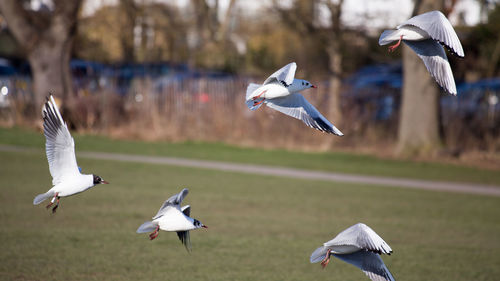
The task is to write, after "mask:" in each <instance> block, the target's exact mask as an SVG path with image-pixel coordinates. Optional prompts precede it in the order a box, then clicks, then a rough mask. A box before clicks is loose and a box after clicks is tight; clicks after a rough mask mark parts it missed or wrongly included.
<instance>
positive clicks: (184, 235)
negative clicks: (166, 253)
mask: <svg viewBox="0 0 500 281" xmlns="http://www.w3.org/2000/svg"><path fill="white" fill-rule="evenodd" d="M181 211H182V213H184V215H186V216H188V217H189V215H190V214H191V206H189V205H186V206H184V207H182V208H181ZM177 237H179V240H181V242H182V244H183V245H184V247H186V250H187V251H188V252H191V238H190V237H189V231H177Z"/></svg>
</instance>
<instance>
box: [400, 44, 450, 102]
mask: <svg viewBox="0 0 500 281" xmlns="http://www.w3.org/2000/svg"><path fill="white" fill-rule="evenodd" d="M403 42H405V44H406V45H408V46H410V48H411V49H412V50H413V51H415V53H417V55H418V56H419V57H420V58H421V59H422V60H423V61H424V64H425V67H426V68H427V70H428V71H429V73H430V74H431V76H432V77H433V78H434V79H435V80H436V82H437V83H438V84H439V86H441V87H443V89H445V90H446V91H447V92H448V93H450V94H452V95H456V94H457V88H456V86H455V78H453V72H452V71H451V66H450V63H449V62H448V58H447V57H446V53H445V52H444V49H443V46H441V45H440V44H439V43H437V42H436V41H434V40H432V39H426V40H421V41H407V40H403Z"/></svg>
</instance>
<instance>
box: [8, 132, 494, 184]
mask: <svg viewBox="0 0 500 281" xmlns="http://www.w3.org/2000/svg"><path fill="white" fill-rule="evenodd" d="M73 137H74V138H75V143H76V150H77V156H78V151H104V152H117V153H128V154H144V155H158V156H171V157H184V158H194V159H206V160H217V161H230V162H238V163H252V164H264V165H272V166H288V167H294V168H300V169H308V170H322V171H331V172H341V173H349V174H362V175H374V176H389V177H395V178H414V179H425V180H441V181H454V182H473V183H482V184H494V185H500V170H497V171H493V170H485V169H478V168H474V167H466V166H460V165H451V164H441V163H426V162H413V161H409V160H394V159H381V158H377V157H374V156H369V155H356V154H352V153H342V152H329V153H310V152H295V151H286V150H263V149H252V148H238V147H234V146H229V145H225V144H221V143H195V142H183V143H165V142H156V143H155V142H140V141H124V140H111V139H108V138H105V137H99V136H89V135H78V134H73ZM44 143H45V138H44V136H43V134H42V133H41V132H34V131H29V130H25V129H19V128H16V129H5V128H0V144H10V145H19V146H29V147H36V148H39V149H43V147H44Z"/></svg>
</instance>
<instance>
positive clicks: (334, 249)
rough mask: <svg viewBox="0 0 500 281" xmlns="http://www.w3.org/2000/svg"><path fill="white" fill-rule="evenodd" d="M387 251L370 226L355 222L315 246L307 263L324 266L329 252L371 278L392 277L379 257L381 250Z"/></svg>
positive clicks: (384, 279)
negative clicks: (319, 245)
mask: <svg viewBox="0 0 500 281" xmlns="http://www.w3.org/2000/svg"><path fill="white" fill-rule="evenodd" d="M391 253H392V249H391V247H389V245H388V244H387V243H385V241H384V240H383V239H382V238H381V237H380V236H378V234H377V233H375V231H373V229H371V228H370V227H369V226H367V225H365V224H363V223H357V224H355V225H353V226H351V227H349V228H347V229H346V230H344V231H342V232H341V233H339V234H338V235H337V236H336V237H335V238H333V239H332V240H330V241H328V242H326V243H324V244H323V246H321V247H319V248H317V249H316V250H315V251H314V252H313V253H312V254H311V263H317V262H321V266H322V267H323V268H325V267H326V266H327V265H328V263H329V262H330V256H331V255H333V256H335V257H336V258H338V259H341V260H343V261H345V262H347V263H350V264H352V265H354V266H356V267H358V268H360V269H361V270H362V271H363V272H364V273H365V274H366V275H367V276H368V277H369V278H370V279H371V280H373V281H394V277H392V274H391V273H390V272H389V269H387V267H386V266H385V264H384V262H383V261H382V259H381V258H380V255H381V254H388V255H390V254H391Z"/></svg>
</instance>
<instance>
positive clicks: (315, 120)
mask: <svg viewBox="0 0 500 281" xmlns="http://www.w3.org/2000/svg"><path fill="white" fill-rule="evenodd" d="M295 70H297V64H296V63H295V62H292V63H289V64H287V65H285V66H284V67H282V68H281V69H279V70H278V71H276V72H275V73H273V74H272V75H271V76H269V77H268V78H267V79H266V80H265V81H264V83H263V84H262V85H259V84H255V83H250V85H248V87H247V93H246V104H247V106H248V108H250V109H251V110H256V109H258V108H259V107H260V106H261V105H262V104H263V103H265V104H267V106H269V107H271V108H272V109H275V110H277V111H279V112H281V113H284V114H286V115H289V116H292V117H294V118H297V119H300V120H302V122H304V123H305V124H306V125H307V126H309V127H311V128H314V129H317V130H320V131H323V132H327V133H330V134H335V135H337V136H343V135H344V134H343V133H342V132H341V131H340V130H339V129H337V128H336V127H335V126H334V125H333V124H332V123H330V121H328V120H327V119H326V118H325V117H324V116H323V115H321V113H319V111H318V110H317V109H316V108H315V107H314V106H312V105H311V104H310V103H309V102H308V101H307V100H306V99H305V98H304V96H302V95H301V94H300V93H299V92H300V91H302V90H305V89H309V88H316V86H314V85H313V84H311V83H310V82H309V81H306V80H302V79H295V78H294V76H295Z"/></svg>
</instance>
